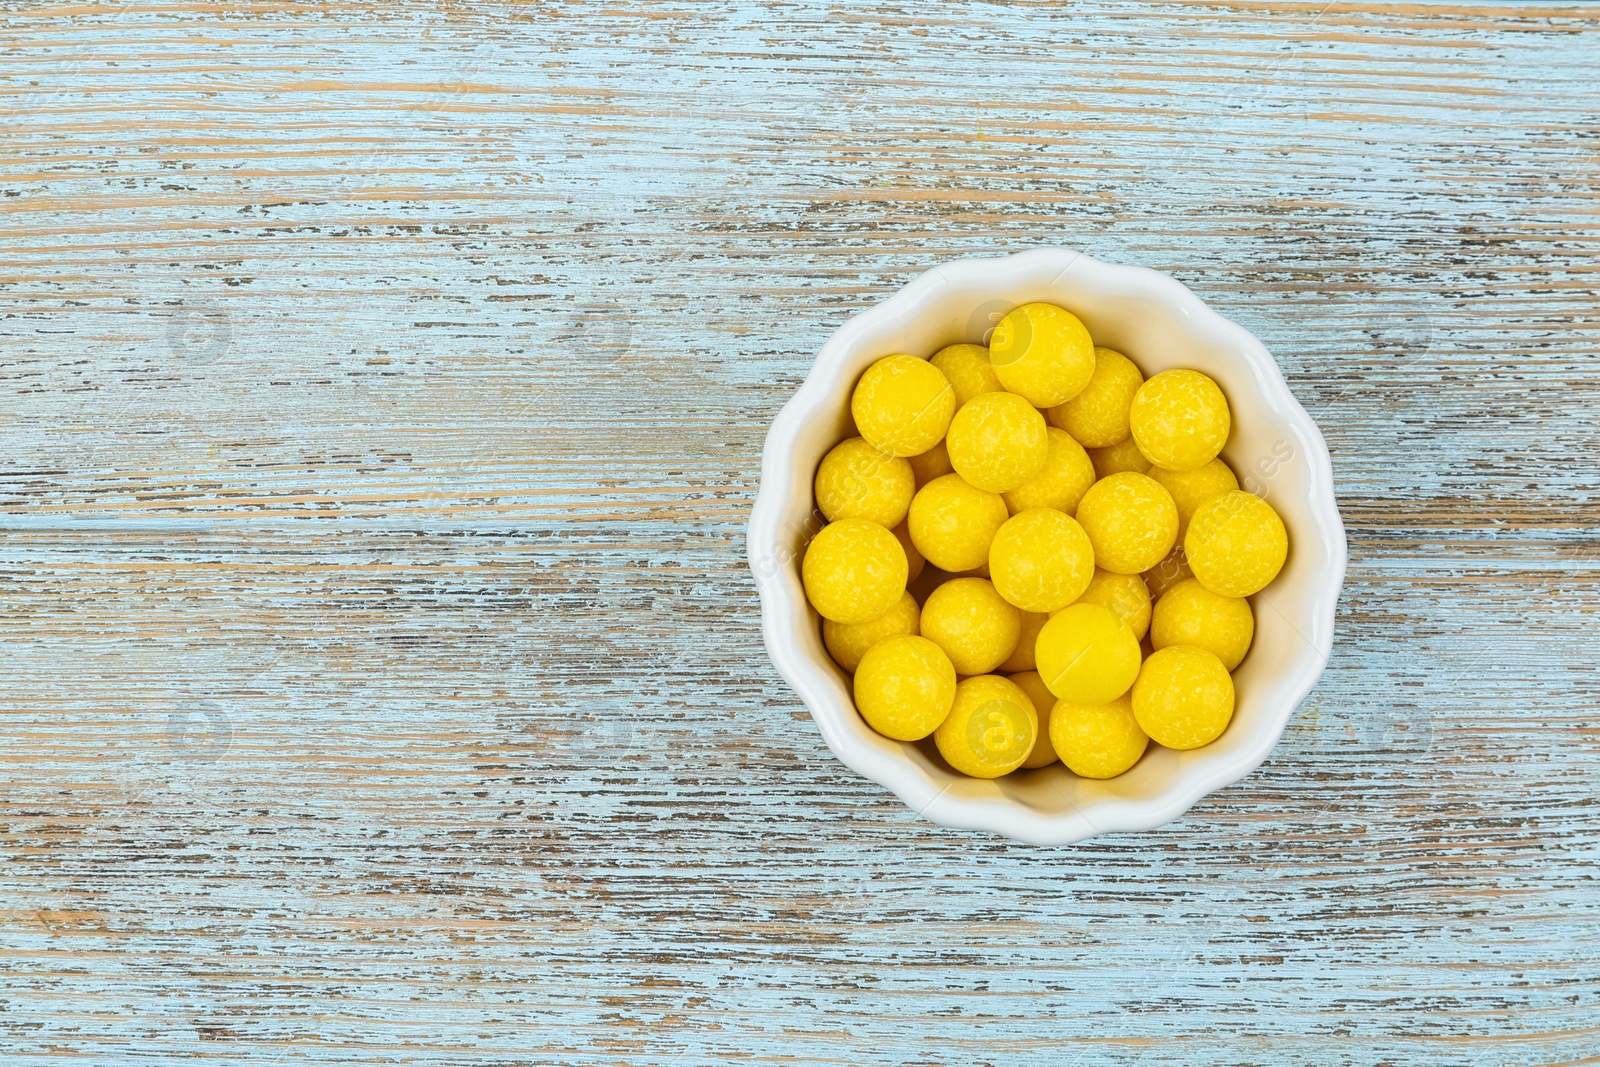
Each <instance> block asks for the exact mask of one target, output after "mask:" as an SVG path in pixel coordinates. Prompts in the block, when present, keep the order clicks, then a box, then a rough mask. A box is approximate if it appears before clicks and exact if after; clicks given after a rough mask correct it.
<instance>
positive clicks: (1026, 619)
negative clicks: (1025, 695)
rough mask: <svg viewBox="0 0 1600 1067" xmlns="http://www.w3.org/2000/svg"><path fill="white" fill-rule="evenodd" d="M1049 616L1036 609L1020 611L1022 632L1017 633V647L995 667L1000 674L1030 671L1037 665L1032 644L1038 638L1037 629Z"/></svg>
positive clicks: (1041, 627)
mask: <svg viewBox="0 0 1600 1067" xmlns="http://www.w3.org/2000/svg"><path fill="white" fill-rule="evenodd" d="M1049 618H1050V616H1048V615H1045V614H1042V613H1040V612H1036V611H1024V612H1023V613H1022V632H1021V633H1020V634H1018V635H1017V647H1016V648H1015V649H1014V650H1012V653H1011V655H1009V656H1007V657H1006V661H1005V662H1004V663H1002V664H1000V666H999V667H998V668H996V669H997V670H999V672H1000V673H1001V674H1016V673H1017V672H1018V671H1031V670H1033V669H1034V667H1035V666H1037V662H1036V661H1035V659H1034V656H1033V645H1034V642H1035V641H1037V640H1039V631H1040V630H1042V629H1044V624H1045V622H1046V621H1047V620H1048V619H1049Z"/></svg>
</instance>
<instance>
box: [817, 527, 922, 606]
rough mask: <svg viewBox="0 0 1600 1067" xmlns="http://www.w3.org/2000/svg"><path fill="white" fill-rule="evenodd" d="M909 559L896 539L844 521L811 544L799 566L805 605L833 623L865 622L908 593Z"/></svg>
mask: <svg viewBox="0 0 1600 1067" xmlns="http://www.w3.org/2000/svg"><path fill="white" fill-rule="evenodd" d="M906 574H907V567H906V554H905V550H904V549H902V548H901V547H900V542H899V541H897V540H895V536H894V534H892V533H890V532H889V531H888V530H886V529H884V528H883V527H882V526H879V525H878V524H877V523H875V522H868V521H867V520H866V519H841V520H840V521H839V522H835V523H830V524H828V525H827V526H824V527H823V528H822V529H821V530H820V531H819V532H818V533H817V536H816V537H814V538H812V539H811V544H810V545H809V546H807V548H806V558H805V560H804V561H803V562H802V563H801V564H800V579H801V582H802V583H803V584H804V585H805V589H806V599H807V600H809V601H811V606H812V607H814V608H816V609H817V614H818V615H821V616H822V617H823V618H824V619H832V620H833V621H834V622H866V621H868V620H869V619H876V618H877V617H878V616H879V615H882V614H883V613H884V612H886V611H888V610H889V609H890V608H892V607H894V606H895V604H896V603H897V602H898V601H899V600H900V594H902V593H904V592H905V591H906Z"/></svg>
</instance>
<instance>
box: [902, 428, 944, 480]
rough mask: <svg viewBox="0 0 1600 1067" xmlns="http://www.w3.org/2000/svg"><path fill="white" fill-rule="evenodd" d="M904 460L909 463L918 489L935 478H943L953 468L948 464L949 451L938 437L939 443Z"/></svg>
mask: <svg viewBox="0 0 1600 1067" xmlns="http://www.w3.org/2000/svg"><path fill="white" fill-rule="evenodd" d="M906 462H907V463H909V464H911V471H912V473H913V474H915V475H916V476H917V488H918V489H921V488H922V487H923V486H925V485H927V484H928V483H929V482H931V481H933V480H934V479H935V478H943V477H944V476H945V475H946V474H950V473H951V472H953V471H954V470H955V468H954V467H952V466H950V453H949V451H948V450H947V449H946V448H945V447H944V439H943V438H940V439H939V443H938V444H936V445H934V446H933V447H932V448H930V449H928V450H927V451H926V452H920V453H918V454H917V455H915V456H910V457H908V458H907V459H906Z"/></svg>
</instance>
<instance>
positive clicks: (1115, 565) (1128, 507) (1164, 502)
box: [1077, 471, 1178, 574]
mask: <svg viewBox="0 0 1600 1067" xmlns="http://www.w3.org/2000/svg"><path fill="white" fill-rule="evenodd" d="M1077 518H1078V522H1079V523H1080V524H1081V525H1082V526H1083V529H1084V532H1085V533H1087V534H1088V535H1089V540H1090V541H1091V542H1092V543H1093V544H1094V561H1095V563H1096V564H1097V565H1098V566H1100V567H1101V568H1103V569H1105V570H1108V571H1115V572H1116V573H1118V574H1138V573H1140V572H1141V571H1147V570H1149V569H1150V568H1151V567H1154V566H1155V565H1156V564H1157V563H1160V562H1161V558H1162V557H1163V556H1165V555H1166V554H1167V553H1168V552H1171V551H1172V545H1173V543H1174V542H1175V541H1176V540H1177V539H1178V508H1177V505H1175V504H1173V502H1172V494H1170V493H1168V492H1167V491H1166V490H1165V489H1163V488H1161V484H1160V483H1159V482H1157V481H1156V480H1155V479H1153V478H1151V477H1150V476H1149V475H1145V474H1135V473H1133V472H1132V471H1124V472H1123V473H1121V474H1113V475H1111V477H1109V478H1102V479H1100V480H1099V481H1098V482H1095V483H1094V484H1093V485H1091V486H1090V487H1089V491H1088V492H1087V493H1085V494H1083V499H1082V500H1080V501H1079V502H1078V511H1077Z"/></svg>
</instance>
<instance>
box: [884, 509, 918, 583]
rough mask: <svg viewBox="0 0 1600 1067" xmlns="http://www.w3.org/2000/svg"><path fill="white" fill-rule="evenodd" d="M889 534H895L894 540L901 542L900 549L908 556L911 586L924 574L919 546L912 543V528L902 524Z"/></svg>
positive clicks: (907, 576)
mask: <svg viewBox="0 0 1600 1067" xmlns="http://www.w3.org/2000/svg"><path fill="white" fill-rule="evenodd" d="M889 532H890V533H892V534H894V539H895V540H896V541H899V542H900V548H901V550H902V551H904V552H905V554H906V584H907V585H910V584H911V583H912V582H914V581H916V580H917V577H918V576H919V575H921V574H922V567H923V562H924V561H923V558H922V553H921V552H918V551H917V546H916V545H915V544H914V543H913V542H912V540H911V527H910V526H909V525H907V524H906V523H903V522H902V523H901V524H900V525H899V526H896V527H895V528H894V529H893V530H890V531H889Z"/></svg>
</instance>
